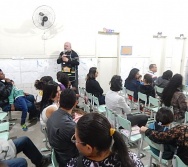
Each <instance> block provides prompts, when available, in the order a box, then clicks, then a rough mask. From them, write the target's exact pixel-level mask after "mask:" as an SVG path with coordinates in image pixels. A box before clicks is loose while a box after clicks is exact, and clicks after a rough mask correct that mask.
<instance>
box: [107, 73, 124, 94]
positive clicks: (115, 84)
mask: <svg viewBox="0 0 188 167" xmlns="http://www.w3.org/2000/svg"><path fill="white" fill-rule="evenodd" d="M110 85H111V86H110V89H111V90H112V91H120V90H122V79H121V76H119V75H114V76H113V77H112V79H111V81H110Z"/></svg>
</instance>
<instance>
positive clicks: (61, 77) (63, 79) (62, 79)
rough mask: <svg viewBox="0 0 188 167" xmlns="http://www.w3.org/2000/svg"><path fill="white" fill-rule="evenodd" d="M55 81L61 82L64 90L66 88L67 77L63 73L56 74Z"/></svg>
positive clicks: (67, 83)
mask: <svg viewBox="0 0 188 167" xmlns="http://www.w3.org/2000/svg"><path fill="white" fill-rule="evenodd" d="M57 80H58V81H59V82H61V83H62V84H63V85H64V86H65V87H66V88H68V85H69V77H68V75H67V74H65V73H63V72H62V71H59V72H57Z"/></svg>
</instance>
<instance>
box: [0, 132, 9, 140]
mask: <svg viewBox="0 0 188 167" xmlns="http://www.w3.org/2000/svg"><path fill="white" fill-rule="evenodd" d="M8 138H9V132H2V133H0V139H4V140H8Z"/></svg>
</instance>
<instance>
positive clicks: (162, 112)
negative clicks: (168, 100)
mask: <svg viewBox="0 0 188 167" xmlns="http://www.w3.org/2000/svg"><path fill="white" fill-rule="evenodd" d="M155 119H156V121H155V122H154V123H151V124H149V129H153V130H156V131H158V132H166V131H168V130H169V125H170V124H171V123H172V122H173V120H174V115H173V113H172V111H171V110H170V109H168V108H167V107H162V108H160V109H159V111H158V112H157V114H156V118H155ZM150 147H151V146H150ZM151 151H152V152H153V153H154V154H156V155H157V156H159V150H156V149H155V148H153V147H151ZM175 151H176V147H174V146H173V145H169V144H168V145H164V152H163V155H162V158H163V159H166V160H170V159H172V158H173V155H174V153H175Z"/></svg>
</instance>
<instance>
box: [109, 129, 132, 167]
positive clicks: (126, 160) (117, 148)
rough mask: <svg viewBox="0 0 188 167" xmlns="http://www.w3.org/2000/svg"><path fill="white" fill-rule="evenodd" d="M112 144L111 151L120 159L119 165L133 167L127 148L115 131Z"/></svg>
mask: <svg viewBox="0 0 188 167" xmlns="http://www.w3.org/2000/svg"><path fill="white" fill-rule="evenodd" d="M113 139H114V144H113V146H112V152H114V153H117V155H118V157H119V158H120V161H121V167H134V166H135V165H134V163H133V161H132V160H131V158H130V157H129V153H128V149H127V146H126V144H125V141H124V140H123V137H122V136H121V134H120V133H119V132H117V131H115V132H114V134H113Z"/></svg>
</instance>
